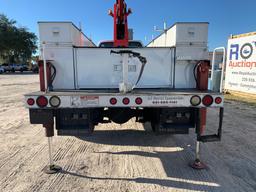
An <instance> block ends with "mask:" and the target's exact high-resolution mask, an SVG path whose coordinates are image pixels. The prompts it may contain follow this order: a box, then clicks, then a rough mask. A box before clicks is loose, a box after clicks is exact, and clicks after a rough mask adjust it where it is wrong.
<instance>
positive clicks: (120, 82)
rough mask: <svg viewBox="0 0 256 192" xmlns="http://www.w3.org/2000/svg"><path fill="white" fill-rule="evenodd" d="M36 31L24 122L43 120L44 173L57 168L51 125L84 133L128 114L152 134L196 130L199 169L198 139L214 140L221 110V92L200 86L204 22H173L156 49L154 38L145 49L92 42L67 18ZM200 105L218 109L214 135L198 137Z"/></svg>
mask: <svg viewBox="0 0 256 192" xmlns="http://www.w3.org/2000/svg"><path fill="white" fill-rule="evenodd" d="M39 32H40V46H41V59H42V60H41V62H39V76H40V88H41V91H39V92H35V93H28V94H26V95H25V101H26V107H27V108H28V109H29V115H30V122H31V123H32V124H42V125H43V126H44V127H45V130H46V136H47V137H48V138H49V155H50V166H47V167H46V172H47V173H55V172H57V171H58V170H59V167H57V166H55V165H54V163H53V160H52V157H51V156H52V154H51V153H52V152H51V151H52V146H51V138H52V137H53V136H54V127H55V128H56V129H57V134H58V135H60V136H88V135H90V134H93V131H94V128H95V126H96V125H98V124H100V123H112V122H114V123H118V124H123V123H126V122H127V121H129V120H130V119H131V118H136V121H137V122H139V123H146V122H150V123H151V126H152V131H154V132H156V133H158V134H188V133H189V129H195V133H196V135H197V147H196V161H195V162H194V163H193V164H192V167H193V168H197V169H202V168H205V166H204V164H203V163H202V162H201V161H200V159H199V143H200V142H211V141H219V140H220V139H221V129H222V119H223V110H224V108H223V103H224V97H223V94H222V91H220V92H216V91H215V92H214V91H211V90H208V87H207V86H208V71H209V61H207V59H208V48H207V42H208V23H176V24H175V25H173V26H172V27H171V28H170V29H169V30H168V32H167V33H169V32H170V34H171V35H170V36H168V37H167V42H169V44H171V45H172V46H170V47H167V46H165V45H161V46H157V41H158V39H156V40H155V42H154V45H152V44H149V46H148V47H138V48H134V47H133V48H130V47H119V48H118V47H109V48H105V47H104V46H103V47H104V48H102V46H101V47H96V46H95V44H94V43H93V42H92V41H91V40H90V39H89V38H87V37H86V36H85V35H84V34H83V33H82V32H81V30H79V29H78V28H77V27H76V26H75V25H74V24H73V23H71V22H39ZM163 35H165V34H163ZM159 38H160V39H161V38H162V37H161V36H159ZM169 38H170V39H169ZM44 69H46V70H44ZM45 85H46V86H45ZM207 108H218V109H219V111H220V112H219V122H218V124H219V129H218V131H217V134H215V135H203V133H204V130H205V125H206V110H207Z"/></svg>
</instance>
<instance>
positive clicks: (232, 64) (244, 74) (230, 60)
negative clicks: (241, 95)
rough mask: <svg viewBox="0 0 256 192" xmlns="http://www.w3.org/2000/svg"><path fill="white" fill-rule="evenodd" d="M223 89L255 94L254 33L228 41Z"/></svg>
mask: <svg viewBox="0 0 256 192" xmlns="http://www.w3.org/2000/svg"><path fill="white" fill-rule="evenodd" d="M225 89H227V90H233V91H240V92H245V93H252V94H256V33H251V34H247V35H246V34H245V35H238V36H233V37H232V38H230V39H229V41H228V54H227V64H226V78H225Z"/></svg>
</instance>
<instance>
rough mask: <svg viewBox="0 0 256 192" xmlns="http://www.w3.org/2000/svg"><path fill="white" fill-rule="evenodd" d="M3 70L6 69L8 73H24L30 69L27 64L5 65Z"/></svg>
mask: <svg viewBox="0 0 256 192" xmlns="http://www.w3.org/2000/svg"><path fill="white" fill-rule="evenodd" d="M2 66H3V68H4V69H5V71H6V72H13V73H14V72H16V71H19V72H23V71H27V70H28V67H27V65H25V64H6V63H5V64H3V65H2Z"/></svg>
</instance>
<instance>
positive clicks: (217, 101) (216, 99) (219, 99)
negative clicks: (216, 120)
mask: <svg viewBox="0 0 256 192" xmlns="http://www.w3.org/2000/svg"><path fill="white" fill-rule="evenodd" d="M215 103H216V104H218V105H219V104H221V103H222V98H221V97H216V98H215Z"/></svg>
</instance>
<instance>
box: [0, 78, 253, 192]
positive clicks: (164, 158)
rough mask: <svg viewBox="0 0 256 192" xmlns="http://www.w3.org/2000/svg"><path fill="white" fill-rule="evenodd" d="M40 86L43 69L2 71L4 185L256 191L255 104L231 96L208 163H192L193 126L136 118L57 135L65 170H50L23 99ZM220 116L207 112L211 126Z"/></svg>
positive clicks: (0, 187)
mask: <svg viewBox="0 0 256 192" xmlns="http://www.w3.org/2000/svg"><path fill="white" fill-rule="evenodd" d="M37 89H38V76H37V75H31V74H22V75H21V74H16V75H0V148H1V150H0V191H3V192H9V191H11V192H19V191H24V192H25V191H26V192H28V191H43V192H46V191H58V192H59V191H63V192H64V191H93V192H96V191H98V192H101V191H111V192H143V191H145V192H150V191H154V192H165V191H227V192H230V191H247V192H249V191H251V192H255V191H256V118H255V117H256V110H255V108H254V107H253V106H249V105H246V104H242V103H237V102H226V104H225V118H224V131H223V140H222V142H220V143H207V144H203V145H202V151H201V158H202V160H203V161H204V162H205V163H206V164H207V165H208V169H207V170H203V171H196V170H193V169H191V168H190V167H188V163H189V162H190V161H192V160H193V159H194V148H195V134H194V133H193V130H191V133H190V135H183V136H182V135H181V136H170V135H169V136H166V135H162V136H155V135H154V134H153V133H151V132H150V131H147V130H146V131H144V128H143V126H142V125H140V124H137V123H135V122H134V120H131V121H130V122H129V123H127V124H125V125H122V126H120V125H116V124H108V125H100V126H98V127H96V131H95V133H94V135H93V136H91V137H88V138H75V137H54V161H55V162H56V163H57V164H58V165H60V166H62V168H63V171H62V172H61V173H58V174H56V175H46V174H44V173H43V172H42V169H43V168H44V166H45V165H46V164H47V163H48V153H47V149H48V147H47V139H46V138H45V137H44V130H43V128H42V126H40V125H30V124H29V119H28V111H27V110H26V109H25V108H24V104H23V94H25V93H28V92H31V91H37ZM216 115H217V112H216V111H215V110H211V111H209V116H208V128H207V129H208V130H210V132H211V131H215V129H217V125H216V124H217V123H216ZM146 128H147V126H146Z"/></svg>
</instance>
